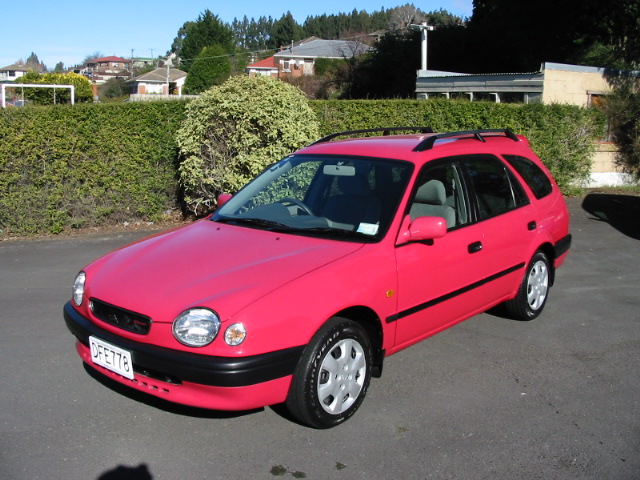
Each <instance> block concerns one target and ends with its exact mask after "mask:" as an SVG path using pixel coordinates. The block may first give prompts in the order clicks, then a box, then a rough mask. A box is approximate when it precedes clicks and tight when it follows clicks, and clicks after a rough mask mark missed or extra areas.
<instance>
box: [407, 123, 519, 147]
mask: <svg viewBox="0 0 640 480" xmlns="http://www.w3.org/2000/svg"><path fill="white" fill-rule="evenodd" d="M500 133H502V134H504V136H505V137H507V138H510V139H511V140H513V141H514V142H519V141H520V139H519V138H518V137H517V136H516V134H514V133H513V132H512V131H511V130H509V129H508V128H495V129H485V130H464V131H460V132H447V133H438V134H437V135H432V136H430V137H429V138H425V139H424V140H423V141H422V142H420V143H419V144H418V145H416V146H415V148H414V149H413V151H414V152H424V151H425V150H430V149H432V148H433V146H434V145H435V143H436V142H437V141H438V140H442V139H443V138H451V137H463V136H466V137H469V138H475V139H476V140H480V141H481V142H486V140H485V138H484V137H485V136H491V137H494V136H497V135H494V134H500Z"/></svg>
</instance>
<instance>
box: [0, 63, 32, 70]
mask: <svg viewBox="0 0 640 480" xmlns="http://www.w3.org/2000/svg"><path fill="white" fill-rule="evenodd" d="M9 70H11V71H17V72H28V71H29V70H31V68H29V67H27V66H26V65H20V64H18V63H14V64H13V65H9V66H7V67H3V68H0V72H6V71H9Z"/></svg>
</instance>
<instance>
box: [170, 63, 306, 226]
mask: <svg viewBox="0 0 640 480" xmlns="http://www.w3.org/2000/svg"><path fill="white" fill-rule="evenodd" d="M317 137H318V124H317V120H316V117H315V114H314V112H313V111H312V110H311V108H310V107H309V105H308V102H307V100H306V98H305V97H304V95H303V94H302V92H300V90H298V89H297V88H295V87H293V86H291V85H289V84H287V83H284V82H281V81H279V80H277V79H274V78H271V77H264V76H258V77H247V76H244V75H242V76H235V77H231V78H230V79H229V80H227V81H226V82H225V83H224V84H222V85H220V86H217V87H213V88H211V89H210V90H207V91H206V92H204V93H203V94H202V95H201V96H200V97H199V98H198V99H196V100H194V101H193V102H191V103H190V104H189V105H188V107H187V111H186V118H185V119H184V122H183V123H182V126H181V127H180V130H179V131H178V133H177V142H178V146H179V147H180V152H181V154H182V157H183V158H182V162H181V164H180V168H179V172H180V183H181V185H182V186H183V187H184V192H185V201H186V204H187V207H188V208H189V210H191V211H192V212H194V213H195V214H196V215H200V214H203V213H206V212H208V211H209V210H211V209H212V208H213V207H214V206H215V202H216V198H217V196H218V194H220V193H222V192H235V191H237V190H238V189H239V188H241V187H242V186H243V185H244V184H245V183H247V182H248V181H249V180H251V179H252V178H253V177H254V176H256V175H257V174H258V173H260V172H261V171H262V170H263V169H264V168H265V167H267V166H268V165H270V164H271V163H273V162H276V161H278V160H280V159H281V158H283V157H284V156H286V155H288V154H289V153H291V152H293V151H295V150H297V149H298V148H300V147H302V146H304V145H305V144H307V143H309V142H310V141H312V140H314V139H316V138H317Z"/></svg>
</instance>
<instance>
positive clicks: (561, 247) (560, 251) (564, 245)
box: [554, 234, 571, 258]
mask: <svg viewBox="0 0 640 480" xmlns="http://www.w3.org/2000/svg"><path fill="white" fill-rule="evenodd" d="M554 248H555V251H556V258H558V257H560V256H562V255H564V254H565V253H567V252H568V251H569V249H570V248H571V234H569V235H567V236H566V237H563V238H561V239H560V240H558V242H557V243H556V244H555V245H554Z"/></svg>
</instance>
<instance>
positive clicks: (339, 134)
mask: <svg viewBox="0 0 640 480" xmlns="http://www.w3.org/2000/svg"><path fill="white" fill-rule="evenodd" d="M401 131H404V132H406V131H412V132H419V133H433V129H432V128H431V127H381V128H366V129H364V130H347V131H344V132H337V133H332V134H330V135H327V136H326V137H322V138H321V139H320V140H316V141H315V142H313V143H311V144H310V145H315V144H316V143H324V142H330V141H331V140H333V139H334V138H336V137H346V136H355V135H358V134H361V133H380V132H382V135H384V136H387V135H391V132H401Z"/></svg>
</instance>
